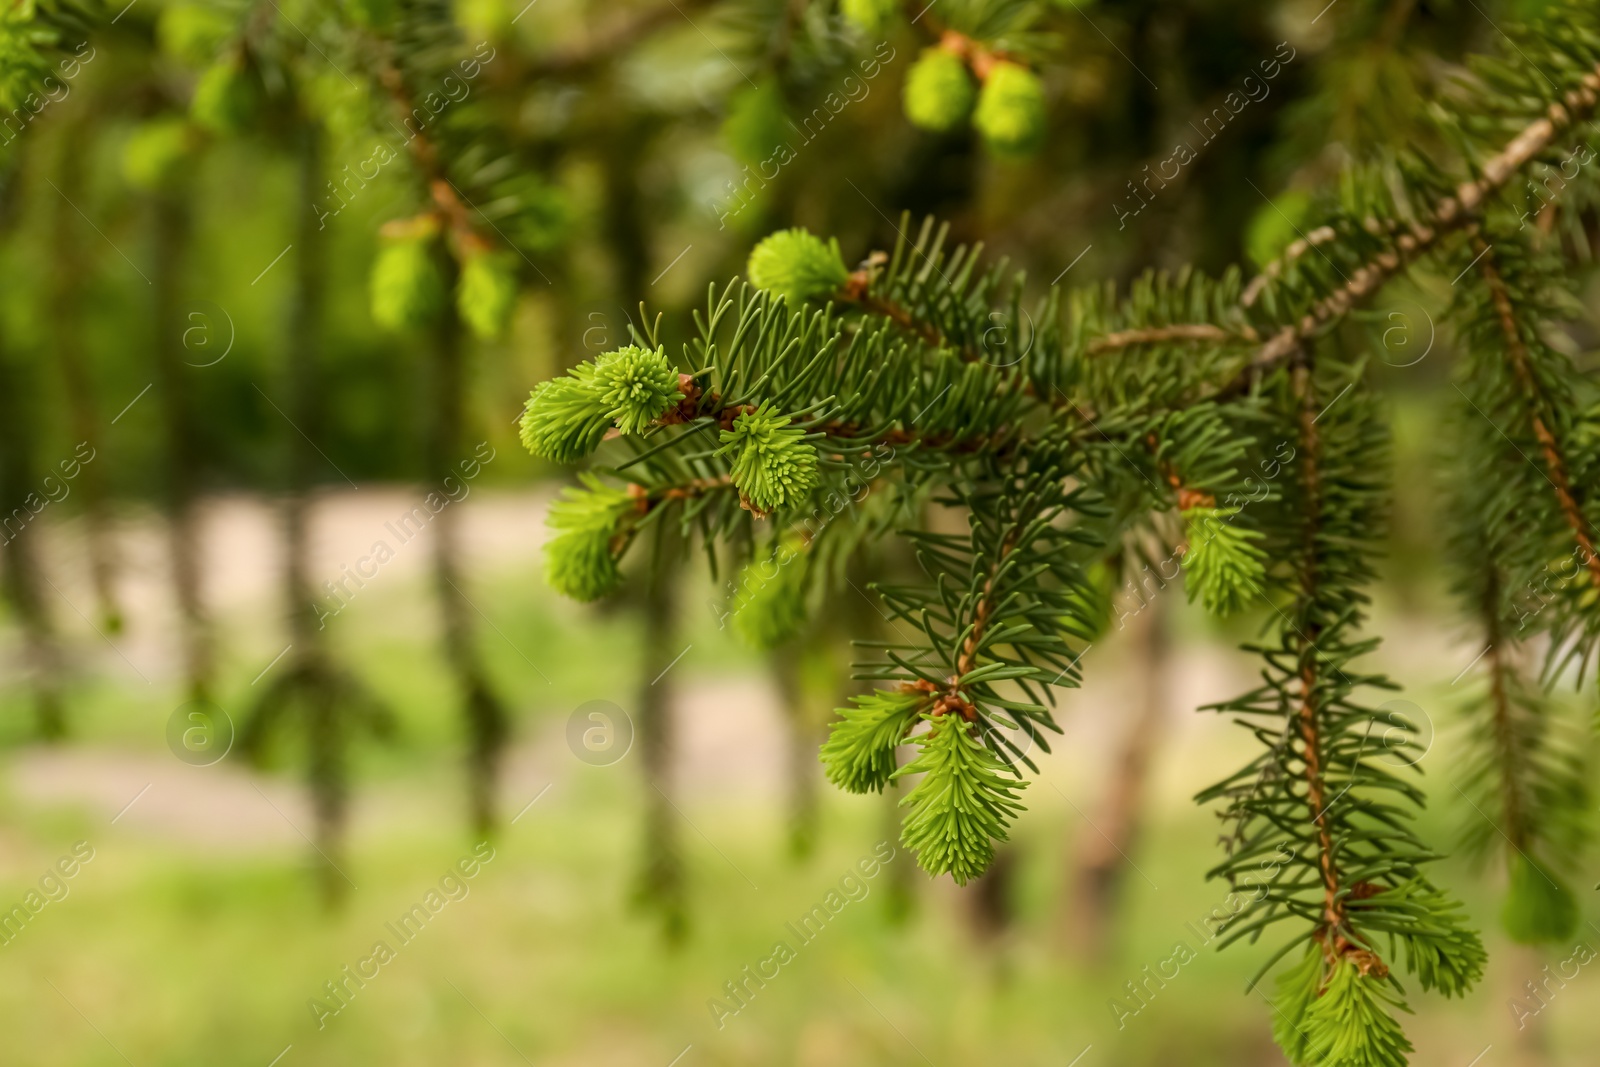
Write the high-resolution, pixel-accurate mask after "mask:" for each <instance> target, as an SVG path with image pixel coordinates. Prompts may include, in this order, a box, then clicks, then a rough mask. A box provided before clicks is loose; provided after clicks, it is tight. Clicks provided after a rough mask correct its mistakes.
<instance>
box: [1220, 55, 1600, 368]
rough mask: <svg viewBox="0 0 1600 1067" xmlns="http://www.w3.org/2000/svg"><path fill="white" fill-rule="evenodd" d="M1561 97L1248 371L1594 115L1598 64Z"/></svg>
mask: <svg viewBox="0 0 1600 1067" xmlns="http://www.w3.org/2000/svg"><path fill="white" fill-rule="evenodd" d="M1563 101H1564V103H1553V104H1551V105H1549V107H1548V108H1547V109H1546V113H1545V114H1544V116H1542V117H1541V118H1538V119H1535V120H1534V121H1533V122H1531V123H1529V124H1528V125H1527V126H1526V127H1524V128H1523V130H1522V131H1521V132H1520V133H1518V134H1517V135H1516V136H1515V137H1513V138H1512V139H1511V140H1510V141H1508V142H1507V143H1506V145H1505V147H1503V148H1502V149H1501V150H1500V151H1499V152H1498V153H1496V154H1495V155H1493V156H1491V157H1490V158H1489V159H1487V160H1486V161H1485V162H1484V164H1483V166H1482V167H1481V173H1480V176H1479V177H1478V178H1475V179H1473V180H1470V181H1465V182H1462V183H1461V184H1460V185H1458V186H1457V187H1456V190H1455V192H1454V193H1453V194H1451V195H1447V196H1445V197H1444V198H1442V199H1441V200H1440V201H1439V202H1438V203H1436V204H1435V205H1434V206H1433V208H1432V209H1431V210H1430V211H1429V212H1428V213H1427V221H1419V222H1416V223H1413V224H1412V225H1411V226H1410V227H1409V228H1408V229H1406V230H1404V231H1402V232H1401V233H1400V234H1399V235H1398V236H1397V237H1396V238H1395V241H1394V244H1393V246H1392V247H1390V248H1387V249H1385V250H1384V251H1382V252H1379V253H1378V254H1377V255H1376V256H1374V257H1372V259H1370V260H1369V261H1368V262H1366V263H1364V264H1362V265H1361V266H1360V267H1358V268H1357V269H1356V270H1355V271H1354V272H1353V273H1351V274H1350V275H1349V276H1348V279H1347V280H1346V282H1345V284H1344V285H1343V286H1341V287H1340V288H1338V289H1336V290H1335V291H1334V292H1332V293H1330V294H1329V295H1328V296H1326V297H1324V298H1323V299H1321V300H1319V301H1317V302H1316V303H1315V304H1314V305H1313V306H1312V308H1311V309H1310V310H1309V311H1307V312H1306V313H1305V314H1304V315H1302V316H1301V317H1300V319H1299V320H1298V321H1297V322H1294V323H1291V324H1289V325H1286V326H1284V327H1283V328H1282V329H1280V330H1279V331H1278V332H1277V333H1276V334H1274V335H1273V336H1272V337H1271V338H1269V339H1268V340H1267V341H1266V343H1265V344H1263V345H1262V346H1261V348H1260V349H1259V350H1258V351H1257V352H1256V354H1255V357H1254V359H1253V360H1252V362H1251V366H1250V367H1249V368H1247V370H1246V372H1245V373H1246V375H1247V376H1258V375H1260V374H1261V373H1263V372H1265V371H1267V370H1269V369H1271V368H1272V367H1274V366H1276V365H1277V364H1279V363H1281V362H1283V361H1284V360H1285V359H1287V358H1288V357H1289V356H1291V355H1292V354H1293V353H1294V351H1295V349H1296V347H1297V346H1298V345H1299V344H1300V343H1301V342H1303V341H1306V340H1308V339H1309V338H1311V337H1313V336H1314V335H1315V334H1316V332H1317V331H1318V330H1320V329H1321V328H1322V327H1323V326H1324V325H1326V324H1327V323H1329V322H1332V321H1334V320H1336V319H1339V318H1342V317H1343V316H1344V315H1346V314H1347V313H1348V312H1349V311H1350V310H1351V309H1352V308H1354V307H1355V306H1356V305H1358V304H1360V303H1361V302H1362V301H1364V300H1366V299H1367V298H1368V297H1370V296H1372V295H1373V294H1374V293H1376V292H1377V291H1378V289H1380V288H1381V287H1382V286H1383V284H1384V283H1385V282H1387V281H1388V280H1389V279H1390V278H1392V277H1394V276H1395V275H1396V274H1397V273H1399V271H1400V270H1401V269H1403V268H1404V267H1406V266H1407V265H1409V264H1410V263H1412V262H1414V261H1415V260H1416V259H1417V258H1418V257H1419V256H1421V255H1422V254H1423V253H1425V252H1428V251H1430V250H1431V249H1432V248H1434V247H1435V246H1436V245H1437V244H1438V243H1439V242H1440V240H1442V239H1443V238H1444V237H1446V236H1448V235H1450V234H1452V233H1454V232H1456V231H1458V230H1461V229H1464V228H1466V227H1467V226H1469V225H1471V224H1472V222H1473V221H1474V220H1476V219H1477V218H1478V217H1479V215H1480V214H1481V213H1482V210H1483V208H1484V206H1485V204H1486V202H1487V201H1488V199H1489V197H1490V196H1491V195H1493V194H1494V193H1496V192H1498V191H1499V190H1500V189H1502V188H1503V187H1504V186H1505V184H1506V183H1507V182H1508V181H1510V180H1511V178H1512V176H1513V175H1515V174H1516V173H1518V172H1519V171H1520V170H1521V169H1522V168H1523V167H1524V166H1526V165H1527V164H1528V163H1529V162H1530V161H1531V160H1533V159H1534V158H1535V157H1536V156H1537V155H1538V154H1539V153H1540V152H1543V151H1544V150H1545V149H1546V148H1548V147H1549V146H1550V144H1551V142H1552V141H1554V139H1555V137H1556V135H1557V134H1558V133H1560V132H1561V131H1562V130H1565V129H1567V128H1568V127H1570V126H1572V125H1573V124H1575V123H1576V122H1578V121H1579V120H1581V119H1585V118H1588V117H1589V116H1590V114H1591V113H1592V112H1593V111H1594V109H1595V105H1596V103H1597V102H1600V65H1596V66H1595V67H1593V68H1592V69H1590V70H1589V71H1588V72H1587V73H1586V74H1584V75H1583V77H1582V78H1581V79H1580V80H1579V83H1578V85H1577V86H1576V87H1574V88H1573V89H1570V90H1568V91H1567V93H1566V94H1564V96H1563ZM1280 270H1281V268H1280Z"/></svg>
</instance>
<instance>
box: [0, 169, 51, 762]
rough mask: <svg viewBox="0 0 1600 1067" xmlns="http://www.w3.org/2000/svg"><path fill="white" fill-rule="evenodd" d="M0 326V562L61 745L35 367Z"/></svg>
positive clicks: (4, 221)
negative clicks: (42, 525) (43, 553)
mask: <svg viewBox="0 0 1600 1067" xmlns="http://www.w3.org/2000/svg"><path fill="white" fill-rule="evenodd" d="M17 185H18V181H17V168H16V166H15V163H13V167H12V169H11V171H10V173H7V174H0V235H3V234H9V233H11V231H12V230H13V229H14V227H15V226H16V222H17V201H18V194H19V192H20V190H19V189H18V188H17ZM8 341H9V338H8V337H7V336H6V334H5V333H4V331H3V324H0V546H3V547H0V557H3V558H0V564H3V566H4V579H5V593H6V596H7V598H8V599H10V601H11V603H12V606H13V607H14V608H15V609H16V612H17V618H18V620H19V621H20V622H21V623H22V629H23V634H24V640H25V642H26V650H27V657H28V673H29V675H30V676H31V681H32V685H33V696H34V713H35V715H36V717H37V724H38V729H39V735H40V736H41V737H43V738H44V739H45V740H50V741H53V740H56V739H58V738H60V737H62V736H64V735H65V734H66V732H67V723H66V714H65V711H64V709H63V707H62V702H61V671H62V661H61V648H60V645H59V643H58V642H57V639H56V632H55V624H54V620H53V618H52V615H51V612H50V609H49V606H48V602H47V601H46V599H45V596H44V588H43V587H44V585H45V584H47V583H48V582H49V579H48V578H47V577H45V574H44V570H43V567H42V563H41V561H40V556H39V551H38V549H39V537H40V534H41V533H42V532H43V531H41V530H38V529H30V527H32V526H34V525H35V522H34V515H35V514H36V513H37V512H40V511H43V510H44V508H45V507H46V506H47V500H46V497H45V496H44V495H43V493H44V487H43V485H42V484H37V483H36V482H35V476H36V474H37V472H36V469H35V466H34V448H33V445H34V439H33V435H34V433H35V432H36V431H37V425H36V423H35V422H34V420H33V419H32V417H31V416H32V415H33V413H34V412H36V411H37V410H38V407H39V406H38V405H37V404H32V405H30V404H28V403H27V402H26V401H25V399H24V398H25V397H28V396H35V397H37V395H38V394H37V392H36V391H35V390H34V389H33V388H32V387H33V386H34V385H35V384H36V383H35V382H34V381H33V380H32V375H31V373H30V372H29V369H28V368H27V367H26V365H25V364H24V363H23V362H22V359H21V356H20V355H19V354H18V353H17V352H15V351H13V350H12V349H11V346H10V345H9V344H8Z"/></svg>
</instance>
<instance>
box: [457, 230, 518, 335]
mask: <svg viewBox="0 0 1600 1067" xmlns="http://www.w3.org/2000/svg"><path fill="white" fill-rule="evenodd" d="M516 303H517V276H516V271H515V269H514V268H513V266H512V262H511V257H510V256H509V255H508V254H504V253H495V252H481V253H479V254H477V255H473V256H468V257H467V261H466V262H465V263H463V264H462V265H461V280H460V281H459V282H457V283H456V310H457V311H459V312H460V313H461V319H462V321H463V322H465V323H466V324H467V328H468V329H470V330H471V331H472V332H473V335H474V336H476V337H479V338H482V339H483V340H485V341H491V340H493V339H494V338H496V337H499V336H500V335H501V334H502V333H503V332H505V328H506V324H507V323H508V322H510V321H511V311H512V309H513V308H514V307H515V306H516Z"/></svg>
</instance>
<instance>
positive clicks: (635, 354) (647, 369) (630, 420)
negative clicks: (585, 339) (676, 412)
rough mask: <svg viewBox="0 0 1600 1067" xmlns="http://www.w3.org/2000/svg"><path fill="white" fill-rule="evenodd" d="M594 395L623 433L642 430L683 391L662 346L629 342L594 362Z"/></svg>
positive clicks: (674, 368)
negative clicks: (650, 348) (629, 343)
mask: <svg viewBox="0 0 1600 1067" xmlns="http://www.w3.org/2000/svg"><path fill="white" fill-rule="evenodd" d="M593 380H594V387H595V391H596V392H595V395H596V396H597V397H598V398H599V401H600V403H601V404H602V405H603V406H604V407H605V408H606V410H607V412H608V415H607V417H608V418H610V419H613V420H615V421H616V424H617V426H618V427H619V428H621V430H622V432H623V433H643V432H644V430H645V429H646V428H648V427H649V425H650V424H651V423H653V422H655V421H656V420H657V419H659V418H660V417H661V416H662V415H664V414H665V413H666V412H667V409H669V408H671V407H672V406H673V405H674V404H676V403H677V402H678V401H680V400H682V399H683V393H682V392H680V391H679V390H678V369H677V368H676V367H674V366H673V365H672V363H671V361H670V360H668V359H667V353H666V350H665V349H662V348H657V349H656V350H655V351H653V352H652V351H651V350H649V349H648V348H640V347H638V346H637V345H628V346H627V347H625V348H619V349H617V350H616V351H615V352H607V353H606V354H605V355H603V356H601V357H600V358H599V359H598V360H596V361H595V368H594V379H593Z"/></svg>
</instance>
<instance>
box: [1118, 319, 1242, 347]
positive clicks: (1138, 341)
mask: <svg viewBox="0 0 1600 1067" xmlns="http://www.w3.org/2000/svg"><path fill="white" fill-rule="evenodd" d="M1260 340H1261V338H1260V337H1258V336H1256V331H1255V330H1254V329H1252V328H1251V327H1249V326H1244V327H1242V328H1241V329H1240V330H1239V331H1238V332H1237V333H1235V332H1233V331H1230V330H1226V329H1223V328H1222V327H1221V326H1213V325H1212V324H1211V323H1209V322H1189V323H1174V324H1173V325H1170V326H1154V327H1150V328H1148V329H1141V330H1119V331H1117V332H1116V333H1108V334H1104V335H1102V336H1100V337H1096V338H1095V339H1093V340H1092V341H1090V342H1089V347H1088V351H1089V354H1090V355H1098V354H1099V353H1101V352H1108V351H1111V350H1113V349H1118V348H1127V347H1129V346H1130V345H1159V344H1170V343H1173V342H1177V341H1184V342H1193V343H1196V344H1217V345H1225V344H1243V343H1248V344H1255V343H1257V342H1259V341H1260Z"/></svg>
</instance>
